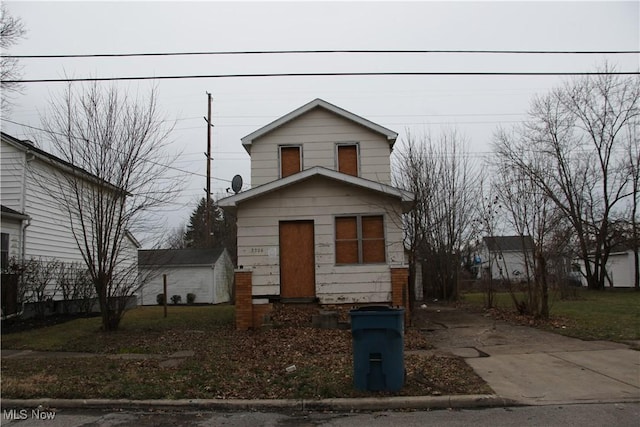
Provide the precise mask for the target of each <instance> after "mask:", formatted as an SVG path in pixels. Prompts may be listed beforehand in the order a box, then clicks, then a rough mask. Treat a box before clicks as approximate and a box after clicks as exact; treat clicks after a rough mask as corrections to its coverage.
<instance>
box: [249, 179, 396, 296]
mask: <svg viewBox="0 0 640 427" xmlns="http://www.w3.org/2000/svg"><path fill="white" fill-rule="evenodd" d="M328 202H330V203H328ZM399 212H401V209H400V202H399V201H398V200H397V199H392V198H386V197H380V196H379V195H377V194H375V193H372V192H370V191H367V190H363V189H359V188H356V187H349V188H346V187H345V186H336V185H333V183H332V182H330V181H327V180H326V179H323V178H320V177H316V178H311V179H309V180H308V181H305V182H302V183H299V184H297V185H295V186H292V187H288V188H284V189H282V190H281V191H279V192H277V193H270V194H269V195H267V196H265V197H262V198H259V199H254V200H250V201H247V202H245V203H243V204H242V205H241V206H240V209H239V211H238V265H243V266H244V268H245V269H251V270H252V271H253V279H252V280H253V292H254V295H274V294H277V293H278V292H279V288H278V286H279V283H280V274H279V266H278V252H277V247H278V222H279V221H281V220H282V221H287V220H292V221H293V220H313V221H314V222H315V262H316V296H317V297H318V298H319V299H320V301H322V302H325V303H332V302H340V301H341V302H345V303H346V302H358V301H361V302H384V301H390V299H389V298H390V295H391V288H390V276H389V266H390V265H402V264H403V263H404V246H403V244H402V238H403V235H402V229H401V227H400V226H401V218H400V216H399ZM356 214H377V215H380V214H382V215H384V236H385V238H386V248H385V249H386V255H387V260H386V263H383V264H368V265H355V266H354V265H349V266H337V265H336V263H335V259H336V258H335V257H336V254H335V233H336V230H335V222H334V220H335V218H336V216H342V215H347V216H348V215H356ZM374 228H375V227H374ZM253 236H260V237H259V238H254V237H253ZM269 236H272V237H271V238H270V237H269ZM351 285H356V286H355V287H354V286H351ZM354 289H356V290H358V291H357V292H355V291H354ZM362 289H368V291H364V290H362ZM361 290H362V291H361ZM387 297H388V298H387ZM337 298H342V299H341V300H340V301H338V300H337Z"/></svg>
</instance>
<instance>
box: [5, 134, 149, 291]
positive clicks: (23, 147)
mask: <svg viewBox="0 0 640 427" xmlns="http://www.w3.org/2000/svg"><path fill="white" fill-rule="evenodd" d="M71 173H74V176H76V177H82V178H78V179H86V180H87V182H95V181H96V178H95V177H94V176H92V175H91V174H89V173H87V172H86V171H84V170H82V169H80V168H77V167H75V166H74V165H71V164H69V163H68V162H66V161H64V160H62V159H60V158H58V157H56V156H54V155H52V154H50V153H47V152H46V151H44V150H41V149H39V148H38V147H36V146H35V144H34V143H33V142H31V141H24V140H20V139H17V138H14V137H12V136H11V135H8V134H6V133H4V132H3V133H2V139H1V146H0V178H1V193H0V200H1V204H2V225H1V228H2V230H1V232H2V252H3V262H4V261H5V258H4V257H5V254H6V258H7V259H9V258H12V257H15V258H16V259H18V260H29V259H31V258H34V259H43V260H51V259H55V260H58V261H62V262H65V263H79V264H82V263H83V258H82V254H81V252H80V249H79V248H78V243H77V242H76V241H75V239H74V237H73V234H72V232H71V222H70V220H69V215H68V213H67V212H66V211H64V209H63V207H62V206H61V205H60V204H59V203H58V202H57V201H56V199H55V197H54V195H53V193H55V191H56V190H55V188H56V187H55V186H56V185H57V184H56V182H57V181H56V178H55V177H56V176H57V175H60V174H71ZM124 245H125V248H124V251H123V254H122V260H121V264H120V265H122V266H123V268H126V269H128V268H131V267H135V265H136V264H137V260H136V251H137V248H138V247H139V244H138V242H137V241H136V239H135V238H134V237H133V236H132V235H131V234H129V233H126V236H125V240H124ZM52 288H53V287H52ZM51 293H53V292H51ZM51 296H52V297H53V299H54V300H55V299H60V298H61V296H60V295H59V294H52V295H51Z"/></svg>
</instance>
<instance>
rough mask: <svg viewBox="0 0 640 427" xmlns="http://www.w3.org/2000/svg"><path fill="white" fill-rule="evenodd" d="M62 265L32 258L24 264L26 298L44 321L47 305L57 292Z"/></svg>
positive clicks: (53, 261) (55, 261)
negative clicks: (52, 287) (57, 281)
mask: <svg viewBox="0 0 640 427" xmlns="http://www.w3.org/2000/svg"><path fill="white" fill-rule="evenodd" d="M59 265H60V263H59V262H58V261H57V260H56V259H53V258H51V259H47V258H38V259H36V258H31V259H30V260H29V261H26V262H25V263H24V270H23V271H24V273H23V275H22V277H21V279H22V280H23V282H24V287H25V291H26V294H25V297H26V300H27V301H28V302H31V303H33V308H34V310H35V313H36V316H37V317H38V318H40V319H44V317H45V316H46V314H47V303H48V302H49V301H51V300H52V299H53V296H54V295H55V293H56V291H57V286H54V289H51V286H50V285H52V284H54V285H55V276H56V273H57V270H58V268H59Z"/></svg>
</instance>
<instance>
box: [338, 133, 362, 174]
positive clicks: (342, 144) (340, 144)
mask: <svg viewBox="0 0 640 427" xmlns="http://www.w3.org/2000/svg"><path fill="white" fill-rule="evenodd" d="M352 146H355V147H356V168H357V169H358V173H357V175H355V176H358V177H359V176H361V172H362V170H361V168H360V143H359V142H357V141H345V142H336V144H335V148H334V152H335V168H336V172H340V154H339V148H340V147H352Z"/></svg>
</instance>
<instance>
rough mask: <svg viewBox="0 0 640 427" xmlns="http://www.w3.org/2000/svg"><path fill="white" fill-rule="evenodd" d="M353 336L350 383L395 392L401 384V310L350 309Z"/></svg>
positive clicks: (402, 380) (402, 358) (402, 364)
mask: <svg viewBox="0 0 640 427" xmlns="http://www.w3.org/2000/svg"><path fill="white" fill-rule="evenodd" d="M349 316H350V317H351V333H352V336H353V386H354V387H355V388H356V389H358V390H367V391H398V390H400V389H401V388H402V386H403V385H404V309H403V308H391V307H386V306H370V307H362V308H358V309H355V310H351V311H350V312H349Z"/></svg>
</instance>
